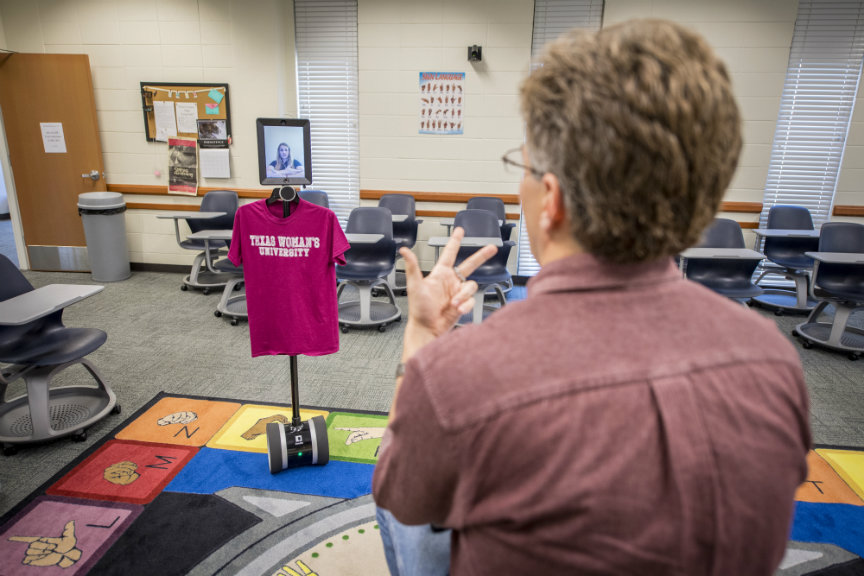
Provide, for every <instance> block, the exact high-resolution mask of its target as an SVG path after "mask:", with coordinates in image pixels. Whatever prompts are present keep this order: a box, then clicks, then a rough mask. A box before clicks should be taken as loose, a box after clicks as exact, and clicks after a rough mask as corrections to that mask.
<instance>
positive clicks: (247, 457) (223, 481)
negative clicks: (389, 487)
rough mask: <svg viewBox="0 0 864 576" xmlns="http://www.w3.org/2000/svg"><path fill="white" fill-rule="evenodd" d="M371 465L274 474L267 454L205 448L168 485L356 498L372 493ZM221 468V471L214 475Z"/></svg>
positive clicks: (335, 463) (333, 464)
mask: <svg viewBox="0 0 864 576" xmlns="http://www.w3.org/2000/svg"><path fill="white" fill-rule="evenodd" d="M374 469H375V467H374V466H372V465H370V464H358V463H355V462H340V461H339V460H330V462H329V463H328V464H327V465H326V466H304V467H302V468H292V469H289V470H285V471H283V472H280V473H279V474H271V473H270V468H269V466H268V464H267V455H266V454H257V453H249V452H239V451H236V450H214V449H212V448H206V447H205V448H202V449H201V450H200V451H199V452H198V454H196V455H195V458H193V459H192V461H191V462H189V464H187V465H186V467H185V468H184V469H183V470H182V471H181V472H180V473H179V474H178V475H177V477H176V478H174V480H173V481H172V482H171V483H170V484H168V485H167V486H166V487H165V490H166V491H168V492H185V493H188V494H216V493H217V492H219V491H220V490H225V489H227V488H232V487H239V488H255V489H259V490H278V491H280V492H291V493H294V494H310V495H313V496H326V497H329V498H357V497H358V496H362V495H364V494H370V493H371V492H372V472H373V471H374ZM217 470H218V473H216V474H214V472H215V471H217Z"/></svg>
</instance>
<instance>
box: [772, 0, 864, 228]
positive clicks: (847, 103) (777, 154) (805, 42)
mask: <svg viewBox="0 0 864 576" xmlns="http://www.w3.org/2000/svg"><path fill="white" fill-rule="evenodd" d="M862 15H864V3H862V2H860V1H858V0H854V1H852V0H831V1H824V0H800V1H799V3H798V17H797V19H796V21H795V30H794V34H793V37H792V45H791V47H790V51H789V66H788V68H787V71H786V83H785V85H784V87H783V96H782V98H781V101H780V111H779V113H778V115H777V127H776V130H775V133H774V144H773V148H772V150H771V160H770V164H769V167H768V176H767V178H766V182H765V195H764V198H763V208H762V214H761V215H760V220H759V225H760V227H764V226H766V225H767V219H768V211H769V209H770V208H771V207H772V206H774V205H775V204H795V205H799V206H805V207H806V208H808V209H809V210H810V213H811V215H812V217H813V222H814V224H815V225H816V226H817V227H818V226H821V225H822V224H823V223H824V222H826V221H827V220H829V219H830V217H831V210H832V207H833V204H834V192H835V190H836V188H837V178H838V176H839V174H840V166H841V163H842V160H843V152H844V149H845V147H846V136H847V134H848V132H849V122H850V121H851V116H852V107H853V105H854V103H855V97H856V95H857V92H858V81H859V79H860V77H861V62H862V55H864V20H862Z"/></svg>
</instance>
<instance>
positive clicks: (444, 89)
mask: <svg viewBox="0 0 864 576" xmlns="http://www.w3.org/2000/svg"><path fill="white" fill-rule="evenodd" d="M464 85H465V72H420V134H462V133H463V131H462V110H463V107H464V102H465V100H464V99H465V94H464Z"/></svg>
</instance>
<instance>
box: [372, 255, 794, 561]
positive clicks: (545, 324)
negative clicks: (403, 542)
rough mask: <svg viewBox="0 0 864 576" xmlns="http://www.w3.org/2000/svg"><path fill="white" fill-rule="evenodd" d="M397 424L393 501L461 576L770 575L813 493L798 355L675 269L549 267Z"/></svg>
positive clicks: (442, 370)
mask: <svg viewBox="0 0 864 576" xmlns="http://www.w3.org/2000/svg"><path fill="white" fill-rule="evenodd" d="M398 405H399V410H398V414H397V415H396V417H395V418H393V419H392V421H391V422H390V425H389V428H388V431H387V435H386V438H385V449H384V450H383V454H382V456H381V458H380V460H379V462H378V466H377V468H376V471H375V477H374V494H375V499H376V501H377V503H378V504H379V505H380V506H382V507H383V508H386V509H388V510H390V511H391V512H393V514H394V515H395V516H396V517H397V518H398V519H400V520H401V521H402V522H405V523H407V524H420V523H426V522H431V523H434V524H438V525H442V526H446V527H450V528H453V529H454V530H455V532H454V536H453V551H452V558H451V571H452V573H453V574H455V575H459V574H616V575H618V574H639V575H650V574H681V575H688V576H690V575H696V574H715V575H730V574H735V575H737V576H741V575H749V574H754V575H755V574H760V575H770V574H771V573H772V571H773V570H774V569H775V568H776V567H777V565H778V564H779V563H780V560H781V558H782V556H783V552H784V549H785V545H786V540H787V538H788V534H789V526H790V520H791V515H792V511H793V495H794V492H795V489H796V487H797V486H798V485H799V484H800V483H801V482H802V481H803V480H804V479H805V476H806V460H805V459H806V454H807V450H808V448H809V446H810V432H809V426H808V414H807V409H808V400H807V390H806V388H805V385H804V377H803V373H802V370H801V365H800V362H799V360H798V355H797V353H796V351H795V349H794V347H793V346H792V345H791V343H790V342H789V341H788V340H787V339H786V338H785V337H784V336H783V335H781V334H780V332H779V331H778V330H777V328H776V326H775V325H774V323H773V322H770V321H768V320H765V319H763V318H762V317H760V316H759V315H758V314H756V313H755V312H753V311H750V310H747V309H745V308H744V307H742V306H741V305H739V304H736V303H734V302H732V301H730V300H727V299H726V298H723V297H721V296H718V295H716V294H714V293H712V292H710V291H708V290H706V289H705V288H703V287H701V286H699V285H697V284H694V283H691V282H689V281H686V280H684V279H682V278H681V277H680V274H679V273H678V270H677V269H676V268H675V266H674V264H673V263H672V261H671V259H670V260H664V261H662V262H656V263H651V264H642V265H635V266H620V265H611V264H605V263H602V262H600V261H598V260H596V259H594V258H593V257H591V256H589V255H578V256H574V257H571V258H567V259H564V260H560V261H556V262H553V263H550V264H549V265H546V266H544V267H543V269H542V271H541V272H540V274H538V275H537V276H536V277H535V278H534V279H533V280H531V282H529V284H528V298H527V299H526V300H525V301H524V302H517V303H514V304H509V305H507V306H505V307H504V308H503V309H502V310H501V311H499V312H496V313H495V314H494V315H492V316H491V317H490V318H489V319H488V320H486V321H485V322H484V323H483V324H481V325H478V326H472V327H467V328H460V329H457V330H455V331H453V332H451V333H450V334H448V335H446V336H445V337H442V338H439V339H438V340H436V341H435V342H433V343H432V344H430V345H428V346H426V347H424V348H423V349H422V350H421V351H420V352H419V353H418V354H417V355H416V356H415V357H414V358H412V359H411V361H410V362H409V363H408V366H407V372H406V375H405V378H404V380H403V384H402V387H401V389H400V392H399V397H398Z"/></svg>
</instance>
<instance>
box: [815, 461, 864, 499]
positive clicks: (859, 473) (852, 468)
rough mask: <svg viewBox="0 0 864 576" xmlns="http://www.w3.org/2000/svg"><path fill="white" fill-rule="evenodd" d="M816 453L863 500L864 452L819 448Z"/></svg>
mask: <svg viewBox="0 0 864 576" xmlns="http://www.w3.org/2000/svg"><path fill="white" fill-rule="evenodd" d="M816 453H817V454H819V455H820V456H822V458H824V459H825V460H826V461H827V462H828V463H829V464H831V467H832V468H834V470H836V471H837V474H839V475H840V477H841V478H842V479H843V480H844V481H845V482H846V483H847V484H848V485H849V487H850V488H852V490H854V491H855V494H857V495H858V497H859V498H861V499H862V500H864V452H861V451H859V450H832V449H826V448H820V449H818V450H816Z"/></svg>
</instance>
